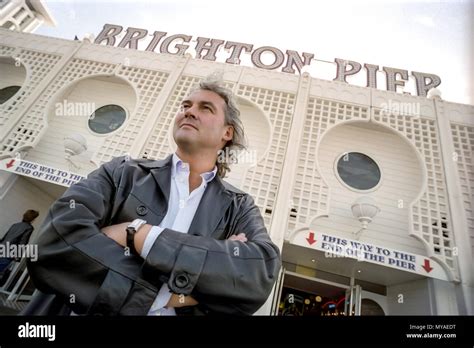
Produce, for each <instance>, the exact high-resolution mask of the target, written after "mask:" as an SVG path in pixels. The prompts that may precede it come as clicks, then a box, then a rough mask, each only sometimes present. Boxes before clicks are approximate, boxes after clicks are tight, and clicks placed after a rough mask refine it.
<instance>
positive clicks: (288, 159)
mask: <svg viewBox="0 0 474 348" xmlns="http://www.w3.org/2000/svg"><path fill="white" fill-rule="evenodd" d="M310 88H311V76H310V75H309V74H308V73H303V74H302V75H301V76H300V80H299V84H298V91H297V95H296V101H295V108H294V110H293V118H292V121H291V129H290V134H289V137H288V145H287V148H286V155H285V159H284V161H283V169H282V174H281V179H280V186H279V187H278V193H277V197H276V203H275V208H274V209H273V219H272V224H271V226H270V231H269V233H270V238H271V239H272V241H273V242H274V243H275V244H276V245H277V246H278V248H279V249H280V251H281V252H283V250H282V248H283V242H284V240H285V234H286V229H287V226H288V217H289V214H290V208H291V207H290V199H291V194H292V193H293V186H294V181H295V175H296V169H297V164H298V163H297V161H298V152H299V148H300V143H301V139H302V137H303V126H304V120H305V115H306V105H307V104H308V98H309V91H310ZM274 292H275V287H273V290H272V292H271V294H270V296H269V297H268V299H267V301H266V302H265V304H264V305H263V306H262V307H261V308H260V309H259V310H258V312H257V313H256V314H257V315H269V314H270V313H271V304H272V299H273V296H274Z"/></svg>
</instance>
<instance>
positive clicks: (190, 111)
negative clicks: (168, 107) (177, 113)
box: [184, 106, 196, 118]
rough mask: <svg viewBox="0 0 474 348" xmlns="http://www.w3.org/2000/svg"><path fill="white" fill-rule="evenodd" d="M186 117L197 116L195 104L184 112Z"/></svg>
mask: <svg viewBox="0 0 474 348" xmlns="http://www.w3.org/2000/svg"><path fill="white" fill-rule="evenodd" d="M184 117H186V118H188V117H191V118H196V115H195V112H194V107H193V106H191V107H189V108H187V109H186V111H185V112H184Z"/></svg>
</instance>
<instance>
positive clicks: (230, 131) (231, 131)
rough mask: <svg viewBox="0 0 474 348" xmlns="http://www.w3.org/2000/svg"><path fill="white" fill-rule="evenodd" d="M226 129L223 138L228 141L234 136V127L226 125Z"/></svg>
mask: <svg viewBox="0 0 474 348" xmlns="http://www.w3.org/2000/svg"><path fill="white" fill-rule="evenodd" d="M225 128H226V130H225V133H224V135H223V136H222V140H225V141H226V142H227V141H229V140H232V138H233V137H234V127H232V126H230V125H229V126H225Z"/></svg>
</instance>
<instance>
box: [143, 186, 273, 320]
mask: <svg viewBox="0 0 474 348" xmlns="http://www.w3.org/2000/svg"><path fill="white" fill-rule="evenodd" d="M243 200H244V201H243V203H242V204H241V209H240V211H239V213H238V214H237V217H236V225H235V226H236V227H235V229H234V233H235V234H239V233H245V234H246V236H247V239H248V241H247V242H245V243H244V242H239V241H230V240H216V239H213V238H210V237H204V236H195V235H189V234H186V233H180V232H177V231H173V230H171V229H165V230H164V231H163V232H162V233H161V234H160V236H159V237H158V238H157V239H156V241H155V243H154V244H153V246H152V248H151V249H150V252H149V254H148V255H147V258H146V262H145V265H144V269H145V270H146V274H145V276H149V277H153V274H156V273H157V272H158V273H167V274H169V275H170V277H169V280H168V286H169V288H170V290H171V291H172V292H173V293H177V294H184V295H192V296H193V297H194V298H196V300H197V301H199V303H200V306H201V308H204V310H205V311H212V312H217V313H223V314H232V315H251V314H253V313H255V311H257V310H258V309H259V308H260V307H261V306H262V305H263V303H264V302H265V301H266V299H267V298H268V296H269V294H270V292H271V289H272V287H273V285H274V283H275V281H276V279H277V276H278V272H279V270H280V268H281V258H280V251H279V249H278V247H277V246H276V245H275V244H273V242H272V241H271V240H270V237H269V236H268V233H267V230H266V228H265V225H264V221H263V218H262V216H261V214H260V210H259V209H258V207H257V206H256V205H255V203H254V201H253V199H252V197H251V196H250V195H244V197H243Z"/></svg>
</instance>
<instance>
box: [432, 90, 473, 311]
mask: <svg viewBox="0 0 474 348" xmlns="http://www.w3.org/2000/svg"><path fill="white" fill-rule="evenodd" d="M434 106H435V112H436V121H437V125H438V132H439V139H440V148H441V153H442V158H443V168H444V174H445V177H446V188H447V195H448V206H449V210H450V213H451V214H450V215H451V223H452V226H451V228H450V230H451V231H452V233H453V239H454V243H455V247H456V248H457V249H455V250H456V251H457V254H458V255H457V261H458V262H457V263H458V268H459V276H460V278H461V284H459V286H460V287H461V288H462V290H461V293H462V297H463V301H461V302H464V306H465V308H459V314H461V315H463V314H468V315H473V314H474V305H473V301H474V298H473V292H474V268H473V258H472V251H471V242H470V240H469V229H468V225H467V217H466V211H465V210H464V204H463V197H462V190H461V183H460V180H459V174H458V170H457V164H456V162H455V160H454V153H455V150H454V145H453V137H452V133H451V123H450V121H449V115H446V113H445V112H444V109H445V104H444V102H443V101H442V100H440V99H437V98H435V99H434ZM453 254H455V253H453Z"/></svg>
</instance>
